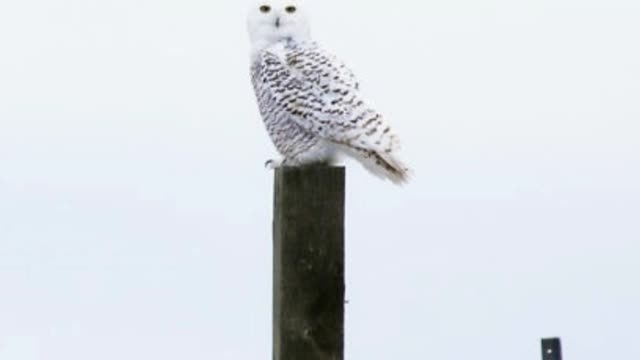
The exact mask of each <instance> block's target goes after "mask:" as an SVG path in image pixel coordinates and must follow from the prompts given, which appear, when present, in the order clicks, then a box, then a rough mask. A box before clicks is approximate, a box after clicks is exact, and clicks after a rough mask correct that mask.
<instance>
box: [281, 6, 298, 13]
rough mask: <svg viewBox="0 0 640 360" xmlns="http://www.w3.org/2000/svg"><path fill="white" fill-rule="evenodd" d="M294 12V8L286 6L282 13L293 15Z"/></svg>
mask: <svg viewBox="0 0 640 360" xmlns="http://www.w3.org/2000/svg"><path fill="white" fill-rule="evenodd" d="M296 10H298V9H297V8H296V7H295V6H293V5H292V6H287V7H286V8H284V11H286V12H288V13H289V14H293V13H294V12H296Z"/></svg>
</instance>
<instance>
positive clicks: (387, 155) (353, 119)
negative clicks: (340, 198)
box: [254, 44, 406, 182]
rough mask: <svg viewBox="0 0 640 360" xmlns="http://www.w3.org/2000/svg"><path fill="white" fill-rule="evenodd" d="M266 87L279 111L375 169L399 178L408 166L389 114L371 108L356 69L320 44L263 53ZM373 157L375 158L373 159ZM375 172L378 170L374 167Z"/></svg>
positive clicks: (263, 76) (402, 177)
mask: <svg viewBox="0 0 640 360" xmlns="http://www.w3.org/2000/svg"><path fill="white" fill-rule="evenodd" d="M259 66H260V67H261V71H259V72H257V73H260V77H259V79H256V78H254V82H255V81H260V82H262V84H263V85H266V86H262V87H260V88H262V89H265V88H267V89H269V91H270V92H271V96H272V97H273V98H274V100H275V101H276V103H277V104H278V108H279V111H282V112H284V113H286V114H287V115H288V118H289V119H291V120H292V121H294V122H295V123H297V124H298V125H299V126H301V127H302V128H304V129H305V130H306V131H308V132H310V133H311V134H313V135H315V136H318V137H320V138H322V139H324V140H327V141H330V142H332V143H334V144H336V145H338V146H340V147H342V148H343V150H345V151H346V152H347V153H350V155H352V156H354V157H356V158H357V159H359V160H360V161H361V162H363V164H364V165H365V166H366V167H367V168H368V169H369V170H372V171H374V169H376V168H377V167H382V168H383V169H384V170H383V172H384V173H387V174H386V175H387V176H388V177H390V178H392V179H393V177H392V176H393V174H396V173H400V175H396V176H397V177H398V176H399V177H400V178H401V180H398V182H402V181H405V179H404V177H405V174H404V173H405V172H406V167H404V165H402V163H400V162H399V161H398V160H397V159H396V158H395V157H394V154H393V153H394V152H395V151H396V150H397V149H398V148H399V142H398V140H397V137H396V136H395V135H394V134H393V133H392V132H391V128H390V127H389V126H388V125H387V123H386V121H385V120H384V119H383V117H382V116H381V115H380V114H379V113H378V112H376V111H375V110H374V109H372V108H371V107H369V106H368V105H367V104H366V103H365V101H364V100H363V99H362V96H361V95H360V92H359V84H358V81H357V79H356V78H355V76H354V75H353V73H352V72H351V71H350V70H349V69H348V68H347V67H346V66H345V65H344V64H343V63H342V62H341V61H339V60H338V59H337V58H336V57H335V56H333V55H331V54H329V53H327V52H326V51H324V50H323V49H321V48H320V47H318V46H317V45H315V44H312V45H310V46H300V47H293V48H290V49H286V50H285V52H284V55H281V54H275V53H269V52H265V53H264V54H263V55H262V58H261V61H260V65H259ZM367 162H373V163H367ZM374 172H375V171H374Z"/></svg>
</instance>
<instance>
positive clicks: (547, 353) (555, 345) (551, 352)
mask: <svg viewBox="0 0 640 360" xmlns="http://www.w3.org/2000/svg"><path fill="white" fill-rule="evenodd" d="M542 360H562V346H561V344H560V339H559V338H550V339H542Z"/></svg>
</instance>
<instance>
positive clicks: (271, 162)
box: [264, 159, 284, 170]
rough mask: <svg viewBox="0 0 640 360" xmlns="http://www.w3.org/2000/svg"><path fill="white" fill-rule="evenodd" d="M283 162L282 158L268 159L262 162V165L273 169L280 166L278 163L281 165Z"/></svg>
mask: <svg viewBox="0 0 640 360" xmlns="http://www.w3.org/2000/svg"><path fill="white" fill-rule="evenodd" d="M283 162H284V161H283V160H274V159H269V160H267V161H266V162H265V163H264V167H266V168H267V169H270V170H273V169H275V168H278V167H280V165H282V163H283Z"/></svg>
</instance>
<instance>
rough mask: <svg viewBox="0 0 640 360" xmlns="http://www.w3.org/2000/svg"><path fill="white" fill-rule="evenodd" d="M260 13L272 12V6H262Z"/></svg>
mask: <svg viewBox="0 0 640 360" xmlns="http://www.w3.org/2000/svg"><path fill="white" fill-rule="evenodd" d="M260 11H261V12H263V13H268V12H269V11H271V6H269V5H262V6H260Z"/></svg>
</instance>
